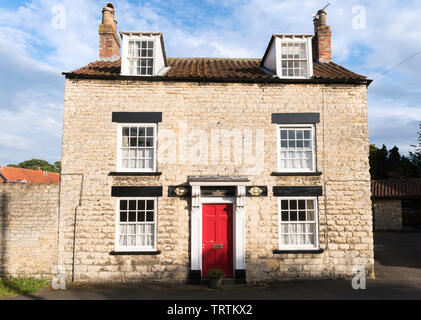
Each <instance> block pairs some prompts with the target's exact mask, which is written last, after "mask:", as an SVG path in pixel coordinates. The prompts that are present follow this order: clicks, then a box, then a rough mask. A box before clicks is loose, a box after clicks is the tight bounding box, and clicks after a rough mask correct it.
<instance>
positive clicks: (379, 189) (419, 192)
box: [371, 179, 421, 199]
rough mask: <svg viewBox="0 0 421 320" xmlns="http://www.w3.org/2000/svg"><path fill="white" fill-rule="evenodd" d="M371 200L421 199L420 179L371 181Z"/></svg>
mask: <svg viewBox="0 0 421 320" xmlns="http://www.w3.org/2000/svg"><path fill="white" fill-rule="evenodd" d="M371 196H372V197H373V198H394V199H402V198H421V179H411V180H375V181H371Z"/></svg>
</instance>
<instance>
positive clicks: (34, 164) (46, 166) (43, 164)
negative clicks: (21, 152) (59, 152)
mask: <svg viewBox="0 0 421 320" xmlns="http://www.w3.org/2000/svg"><path fill="white" fill-rule="evenodd" d="M8 167H14V168H23V169H30V170H37V169H38V168H40V169H41V170H42V171H49V172H58V173H59V172H60V171H61V161H57V162H55V163H54V164H50V163H48V161H45V160H40V159H32V160H27V161H23V162H21V163H19V164H9V165H8Z"/></svg>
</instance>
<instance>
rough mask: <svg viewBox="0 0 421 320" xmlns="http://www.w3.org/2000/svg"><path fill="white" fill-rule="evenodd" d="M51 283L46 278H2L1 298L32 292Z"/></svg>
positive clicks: (0, 279)
mask: <svg viewBox="0 0 421 320" xmlns="http://www.w3.org/2000/svg"><path fill="white" fill-rule="evenodd" d="M48 285H49V281H48V280H45V279H34V278H13V277H10V278H0V299H1V298H6V297H13V296H20V295H24V294H30V293H33V292H36V291H39V290H41V289H42V288H44V287H46V286H48Z"/></svg>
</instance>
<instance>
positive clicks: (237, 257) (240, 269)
mask: <svg viewBox="0 0 421 320" xmlns="http://www.w3.org/2000/svg"><path fill="white" fill-rule="evenodd" d="M247 184H248V180H247V181H232V182H231V181H230V182H220V181H218V182H209V181H200V182H190V185H191V211H190V276H189V278H190V282H191V283H198V282H200V279H202V244H203V239H202V231H203V226H202V219H203V208H202V204H203V203H206V202H208V203H215V204H217V203H218V202H219V203H232V204H233V228H234V230H233V260H234V261H233V262H234V263H233V266H234V278H235V280H236V282H237V283H245V282H246V266H245V237H246V232H245V202H246V201H245V199H246V185H247ZM202 186H221V187H223V186H235V187H236V195H235V197H219V198H218V197H201V187H202Z"/></svg>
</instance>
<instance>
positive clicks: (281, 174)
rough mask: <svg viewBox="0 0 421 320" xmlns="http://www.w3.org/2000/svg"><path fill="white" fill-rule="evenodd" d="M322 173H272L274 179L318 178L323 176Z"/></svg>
mask: <svg viewBox="0 0 421 320" xmlns="http://www.w3.org/2000/svg"><path fill="white" fill-rule="evenodd" d="M322 174H323V173H322V172H319V171H317V172H272V173H271V174H270V175H271V176H273V177H317V176H321V175H322Z"/></svg>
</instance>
